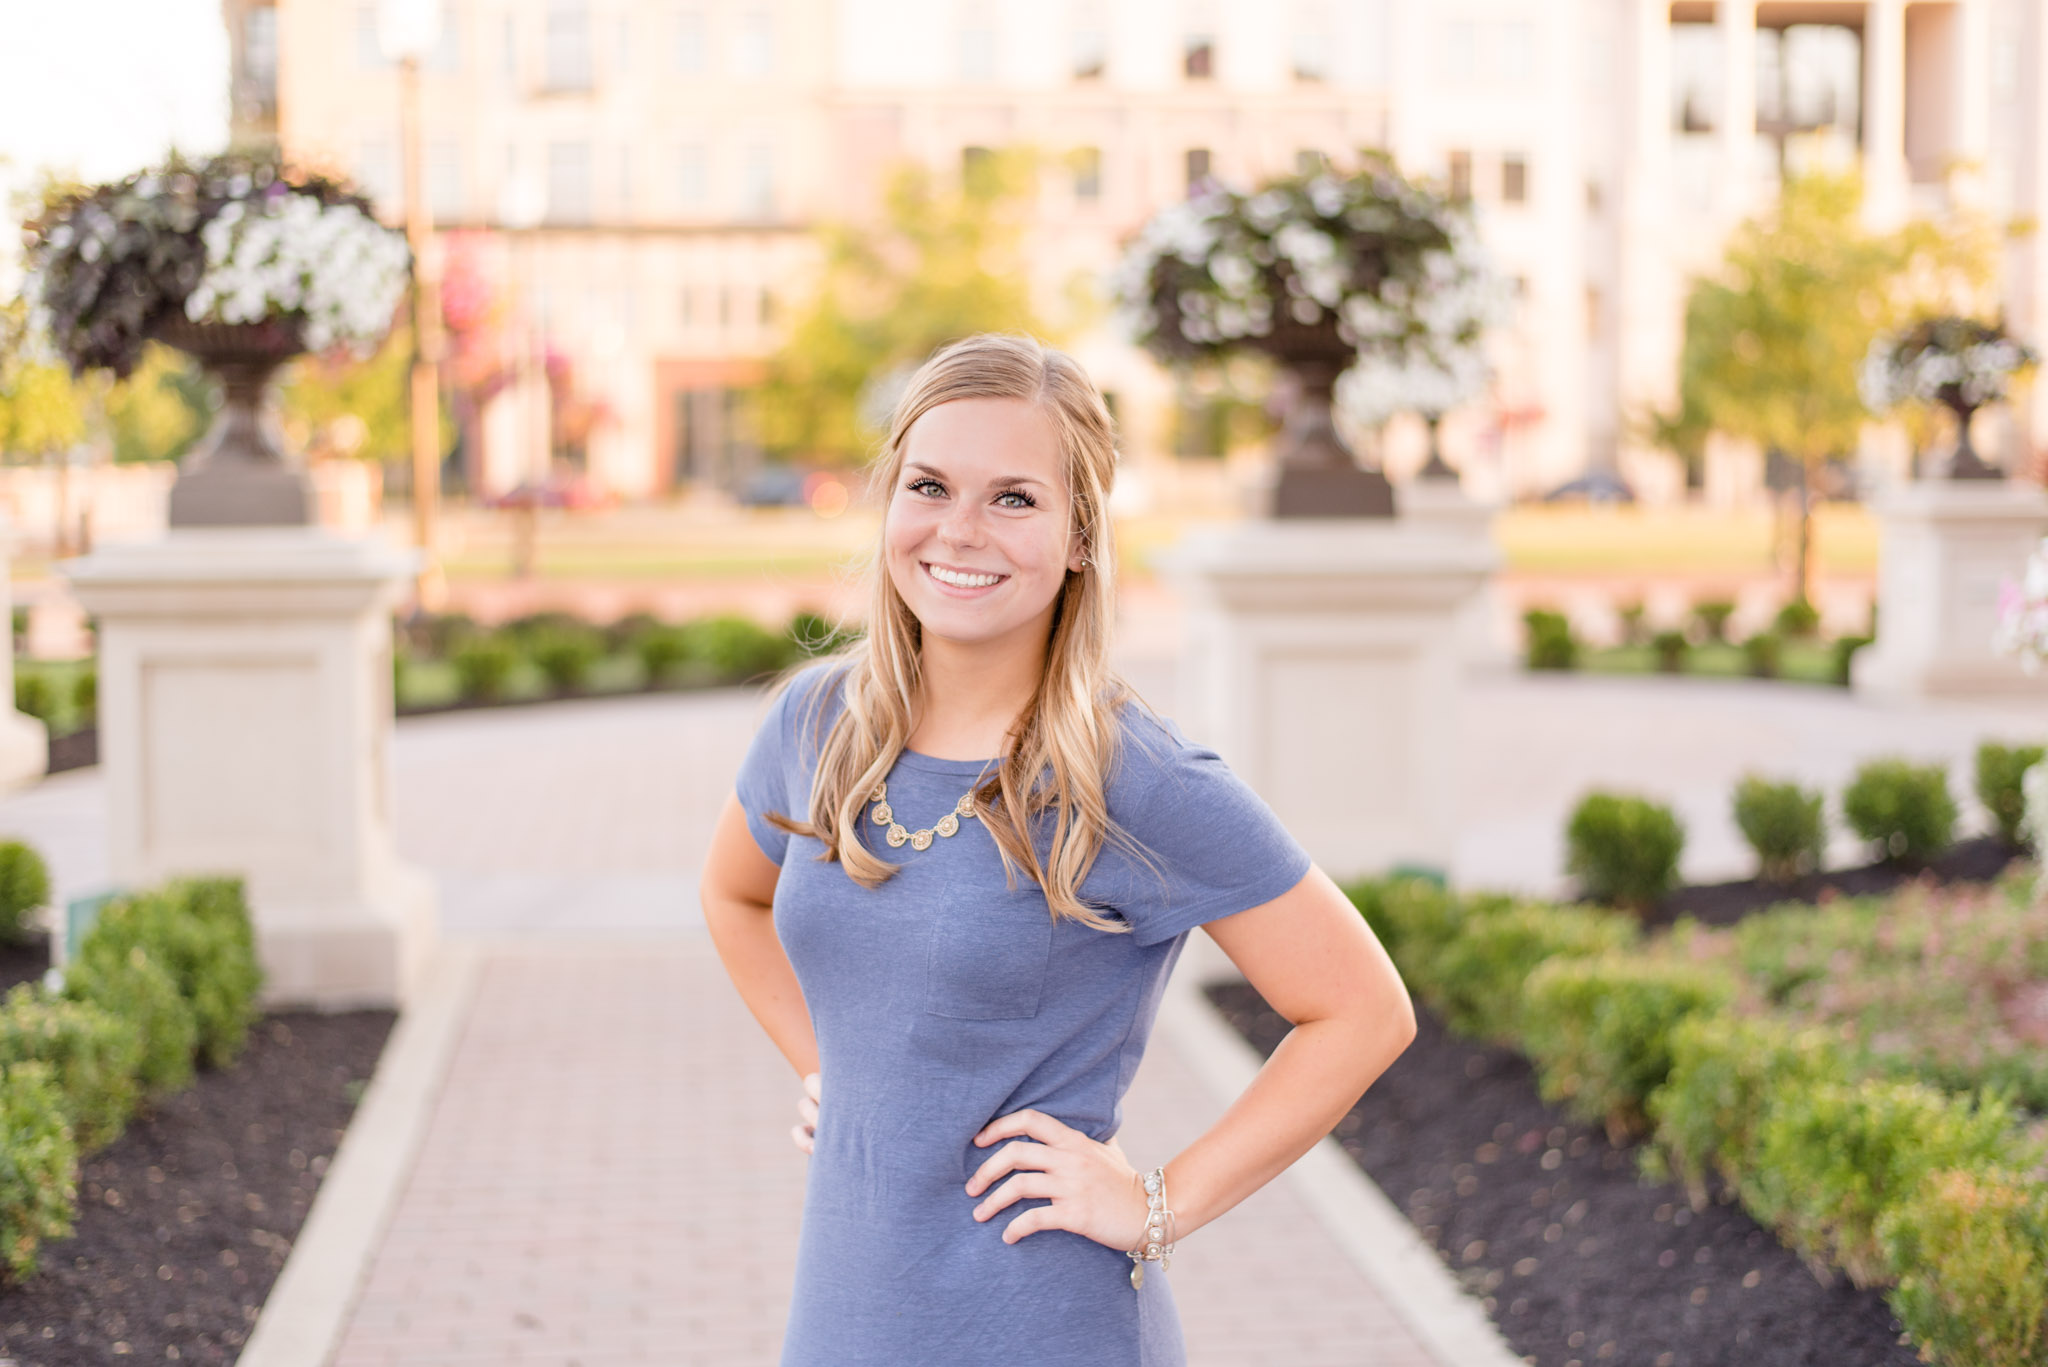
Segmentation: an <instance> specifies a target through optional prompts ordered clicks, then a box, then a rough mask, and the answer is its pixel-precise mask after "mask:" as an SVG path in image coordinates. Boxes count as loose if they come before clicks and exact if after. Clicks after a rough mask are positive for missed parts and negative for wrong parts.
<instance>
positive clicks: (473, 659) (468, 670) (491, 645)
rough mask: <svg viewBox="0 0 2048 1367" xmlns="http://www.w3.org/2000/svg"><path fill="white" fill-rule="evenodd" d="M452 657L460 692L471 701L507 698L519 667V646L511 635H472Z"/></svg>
mask: <svg viewBox="0 0 2048 1367" xmlns="http://www.w3.org/2000/svg"><path fill="white" fill-rule="evenodd" d="M448 658H449V663H450V664H452V665H454V666H455V680H456V683H455V686H456V691H457V692H458V693H460V694H461V696H462V697H463V699H464V700H465V701H470V702H489V701H490V700H492V699H494V698H501V697H503V696H504V695H505V685H506V683H507V682H508V681H509V680H510V679H511V677H512V671H513V670H514V669H516V668H518V667H519V651H518V648H517V647H515V646H514V645H513V644H512V642H511V640H509V639H508V638H506V637H503V636H499V635H496V634H493V635H489V636H473V637H470V638H469V639H468V640H465V641H463V642H461V643H460V644H458V645H457V646H456V647H455V649H454V651H453V652H452V653H451V654H450V655H449V657H448Z"/></svg>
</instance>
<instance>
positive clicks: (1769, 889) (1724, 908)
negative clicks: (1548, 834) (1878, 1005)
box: [1643, 835, 2025, 928]
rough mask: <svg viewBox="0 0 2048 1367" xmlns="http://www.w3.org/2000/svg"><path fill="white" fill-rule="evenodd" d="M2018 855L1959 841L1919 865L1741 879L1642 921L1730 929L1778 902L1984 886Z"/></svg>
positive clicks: (1677, 899)
mask: <svg viewBox="0 0 2048 1367" xmlns="http://www.w3.org/2000/svg"><path fill="white" fill-rule="evenodd" d="M2024 854H2025V851H2024V850H2021V849H2019V848H2017V847H2015V846H2012V845H2008V844H2006V843H2005V841H2003V840H2001V839H1999V838H1998V837H1997V836H1995V835H1982V836H1977V837H1975V838H1973V839H1970V840H1959V841H1957V842H1956V843H1955V844H1954V845H1951V846H1950V847H1949V848H1948V849H1947V850H1946V851H1944V852H1943V853H1942V854H1941V856H1940V857H1939V858H1936V859H1934V860H1931V861H1930V862H1928V863H1927V864H1925V865H1907V864H1895V863H1882V864H1865V865H1863V866H1861V867H1860V868H1853V869H1831V870H1829V871H1827V872H1825V873H1809V874H1806V875H1804V876H1803V877H1800V878H1796V879H1794V880H1793V881H1791V882H1789V883H1766V882H1763V881H1762V880H1760V879H1756V878H1745V879H1743V880H1741V881H1740V882H1736V883H1708V884H1700V885H1697V886H1694V887H1685V888H1679V889H1678V890H1677V891H1675V892H1673V893H1671V894H1670V895H1668V896H1667V897H1665V899H1664V900H1663V901H1662V902H1660V903H1659V904H1658V905H1657V908H1656V909H1655V910H1654V911H1652V912H1651V913H1649V914H1648V915H1646V916H1645V917H1644V918H1643V924H1644V925H1646V926H1649V927H1651V928H1656V927H1660V926H1669V925H1671V924H1673V923H1674V922H1676V921H1677V920H1678V918H1679V917H1681V916H1690V917H1692V918H1693V919H1694V920H1696V921H1698V922H1699V923H1700V924H1702V925H1711V926H1725V925H1733V924H1734V923H1735V922H1737V921H1739V920H1741V919H1742V918H1743V917H1745V916H1747V915H1749V914H1750V913H1751V912H1753V911H1762V910H1763V909H1764V908H1766V907H1773V906H1776V905H1778V904H1779V903H1780V902H1820V901H1825V900H1826V899H1827V898H1829V897H1867V896H1873V895H1877V894H1881V893H1887V892H1894V891H1896V890H1897V889H1899V888H1901V887H1903V886H1904V885H1906V884H1907V883H1911V882H1914V881H1916V880H1920V879H1926V880H1929V881H1931V882H1934V883H1938V884H1939V883H1989V882H1991V881H1993V880H1994V879H1996V878H1997V877H1998V876H1999V875H2000V874H2001V873H2003V872H2005V869H2006V866H2007V865H2008V864H2010V863H2012V861H2013V860H2015V859H2019V858H2021V857H2023V856H2024Z"/></svg>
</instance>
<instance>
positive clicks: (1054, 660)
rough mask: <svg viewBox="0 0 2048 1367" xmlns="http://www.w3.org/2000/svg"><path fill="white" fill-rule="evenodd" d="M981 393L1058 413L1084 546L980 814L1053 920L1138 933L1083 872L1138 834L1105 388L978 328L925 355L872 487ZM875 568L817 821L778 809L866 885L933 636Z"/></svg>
mask: <svg viewBox="0 0 2048 1367" xmlns="http://www.w3.org/2000/svg"><path fill="white" fill-rule="evenodd" d="M970 398H977V399H978V398H1003V399H1024V400H1027V401H1029V402H1032V403H1036V404H1038V405H1039V406H1040V408H1041V409H1042V410H1043V411H1044V412H1045V414H1046V416H1047V418H1048V419H1049V420H1050V421H1051V423H1052V427H1053V431H1054V433H1055V434H1056V435H1057V438H1058V441H1059V447H1060V456H1061V464H1062V466H1063V468H1064V472H1065V476H1066V484H1067V493H1068V497H1069V501H1070V505H1071V507H1072V509H1073V519H1074V523H1073V525H1074V530H1075V531H1076V532H1077V533H1078V534H1079V542H1080V548H1081V554H1082V555H1083V556H1084V557H1085V563H1084V564H1083V566H1082V568H1081V569H1080V570H1078V571H1076V570H1071V569H1070V570H1069V571H1068V572H1067V576H1066V581H1065V582H1064V583H1063V584H1062V585H1061V586H1060V590H1059V594H1058V597H1057V599H1056V600H1055V608H1054V611H1053V619H1052V635H1051V638H1050V640H1049V641H1048V643H1047V647H1046V655H1045V672H1044V673H1043V674H1042V675H1041V676H1040V677H1039V680H1038V686H1037V688H1036V689H1035V690H1034V691H1033V693H1032V695H1031V700H1030V701H1029V702H1028V703H1026V704H1025V706H1024V709H1023V711H1022V712H1021V713H1019V714H1018V716H1017V720H1016V722H1015V723H1014V725H1013V726H1012V727H1011V729H1010V731H1009V733H1008V735H1007V739H1008V741H1009V748H1008V750H1007V753H1006V758H1005V762H1004V763H1003V764H1002V765H1001V766H999V768H998V770H997V772H996V774H995V776H994V777H992V778H990V779H988V780H987V781H986V782H984V783H983V784H982V785H981V786H980V787H979V788H978V789H976V790H975V793H974V801H975V814H976V815H977V816H979V817H980V818H981V819H982V821H983V823H984V824H986V825H987V827H988V830H989V834H990V835H991V836H992V837H994V839H995V842H996V848H997V850H998V851H999V852H1000V853H1001V855H1002V859H1003V868H1004V872H1005V876H1006V877H1007V878H1008V879H1009V881H1010V884H1011V886H1013V887H1014V886H1015V885H1016V872H1017V870H1018V869H1020V868H1021V869H1023V870H1024V871H1025V872H1026V873H1028V874H1029V875H1030V877H1031V879H1032V881H1034V882H1035V883H1037V884H1038V886H1039V887H1040V888H1041V889H1043V890H1044V892H1045V900H1046V903H1047V905H1048V906H1049V907H1050V908H1051V910H1052V914H1053V917H1054V919H1055V920H1058V919H1059V918H1060V917H1070V918H1072V919H1074V920H1076V921H1080V922H1082V923H1083V924H1085V925H1088V926H1092V927H1094V928H1096V929H1098V930H1105V931H1126V930H1128V929H1129V927H1128V926H1126V925H1124V924H1123V923H1121V922H1116V921H1110V920H1107V919H1105V918H1104V917H1102V916H1101V915H1099V914H1098V913H1096V912H1095V911H1094V910H1092V909H1091V908H1089V907H1088V906H1087V905H1086V904H1085V903H1083V902H1082V901H1081V898H1080V889H1081V883H1082V880H1083V879H1084V878H1086V877H1087V875H1088V870H1089V868H1090V867H1091V866H1092V865H1093V864H1094V862H1095V857H1096V855H1097V854H1098V853H1099V852H1100V851H1101V849H1102V846H1103V844H1104V842H1105V841H1114V842H1115V843H1117V844H1118V845H1119V846H1128V845H1129V844H1130V842H1129V841H1128V839H1127V838H1126V837H1124V836H1123V834H1122V833H1121V832H1120V831H1118V830H1117V829H1116V827H1115V825H1114V823H1112V822H1111V820H1110V816H1109V806H1108V802H1107V799H1106V797H1105V788H1106V783H1107V778H1108V775H1109V773H1110V772H1111V769H1112V767H1113V766H1114V765H1115V763H1116V761H1117V758H1118V754H1119V749H1120V747H1119V738H1120V736H1119V727H1118V723H1117V720H1116V716H1117V712H1118V709H1119V708H1120V707H1121V706H1122V705H1123V704H1124V703H1125V702H1126V701H1127V700H1134V699H1135V695H1134V694H1133V693H1132V692H1131V689H1130V687H1129V686H1128V685H1127V684H1125V683H1124V681H1123V680H1122V679H1121V678H1120V677H1118V676H1117V674H1116V673H1115V672H1114V671H1113V670H1112V669H1111V668H1110V666H1109V631H1110V623H1111V622H1112V621H1113V620H1114V616H1113V614H1114V612H1115V606H1116V546H1115V542H1114V540H1113V537H1112V534H1111V529H1110V521H1109V509H1108V503H1109V491H1110V486H1111V484H1112V483H1113V482H1114V480H1115V477H1116V435H1115V427H1114V424H1113V423H1112V421H1111V419H1110V416H1109V409H1108V407H1107V406H1106V405H1105V404H1104V403H1103V401H1102V396H1101V394H1100V393H1098V392H1097V391H1096V388H1095V386H1094V384H1093V383H1092V382H1090V380H1089V379H1088V376H1087V375H1086V374H1085V373H1084V372H1083V371H1082V369H1081V367H1080V366H1079V365H1077V364H1076V363H1075V362H1074V361H1073V359H1072V358H1071V357H1069V356H1067V355H1065V354H1064V353H1062V352H1059V351H1055V350H1053V349H1052V348H1050V347H1047V346H1045V345H1044V344H1042V343H1040V342H1038V341H1037V340H1035V339H1034V338H1030V337H1021V336H1012V335H1008V334H1001V333H984V334H982V335H980V336H975V337H968V338H966V339H964V340H962V341H958V342H955V343H953V344H952V345H951V346H948V347H946V348H944V349H943V350H941V351H939V352H938V353H936V354H935V355H933V356H932V358H931V359H930V360H928V361H926V362H925V363H924V365H923V366H921V367H920V368H919V369H918V371H917V373H916V374H915V375H913V376H912V377H911V379H910V383H909V386H908V388H907V389H905V391H904V393H903V396H902V398H901V399H899V400H898V401H897V404H896V411H895V414H894V416H893V418H892V419H891V421H890V424H889V438H888V442H887V444H886V445H885V446H884V447H883V448H882V451H881V454H880V455H879V456H878V457H877V459H876V460H875V462H874V464H873V467H872V470H871V476H870V477H871V485H870V488H871V491H872V492H873V493H874V494H875V495H876V496H877V497H879V498H881V499H882V500H883V501H884V506H886V502H887V499H888V497H889V495H890V493H891V492H892V491H893V490H894V488H895V486H896V481H897V479H898V477H899V476H900V474H901V473H902V469H903V447H904V441H905V438H906V437H907V435H908V434H909V432H910V428H911V425H912V424H913V423H915V422H916V421H917V420H918V419H919V418H920V417H922V416H924V415H925V414H926V413H928V412H930V411H931V410H932V409H934V408H936V407H938V406H939V405H940V404H942V403H949V402H951V401H953V400H955V399H970ZM885 534H886V533H885ZM867 574H868V591H869V598H868V603H869V607H868V618H867V622H868V629H867V634H866V636H865V637H864V638H863V639H861V640H860V641H858V642H856V643H855V644H854V645H852V646H850V647H848V648H846V649H845V650H843V651H841V652H839V654H838V657H837V659H835V661H834V662H833V664H832V665H831V667H830V669H829V671H828V672H829V674H830V675H831V676H832V677H835V678H837V679H838V680H840V681H841V682H842V684H843V692H844V695H845V700H846V706H845V709H844V710H843V711H842V712H841V713H840V714H839V716H838V718H837V719H836V720H835V721H834V722H833V723H832V727H831V729H830V731H829V732H827V733H826V734H825V736H824V738H823V740H822V741H821V742H820V743H819V748H818V767H817V772H816V775H815V777H814V779H813V782H812V785H811V808H810V819H809V820H808V821H802V822H799V821H795V820H792V819H791V818H789V817H787V816H784V815H781V814H780V813H768V814H767V816H768V820H769V821H771V822H773V823H774V824H775V825H776V826H779V827H781V828H782V829H784V830H787V831H791V832H794V833H796V834H798V835H805V836H810V837H811V838H813V839H816V840H819V841H822V842H823V843H824V845H825V852H824V853H823V854H822V855H820V856H819V857H820V858H821V859H825V860H833V859H837V860H838V861H839V862H840V863H842V864H844V865H845V866H846V872H847V873H848V875H849V876H851V877H852V878H853V880H854V881H855V882H857V883H859V884H860V885H861V886H862V887H866V888H876V887H880V886H881V885H882V884H883V883H884V882H886V881H887V880H888V879H889V878H890V877H891V876H892V875H893V874H894V873H895V872H896V870H897V867H898V866H897V865H895V864H891V863H889V862H888V861H887V860H885V859H882V858H881V857H880V856H878V855H876V854H875V853H873V852H872V851H871V850H869V849H868V848H867V846H866V845H864V844H863V843H862V842H861V839H860V828H861V817H862V814H863V813H864V811H865V810H866V807H867V803H868V799H869V794H870V793H872V792H873V791H874V789H875V786H876V785H877V784H879V783H880V782H881V781H882V780H883V779H885V778H887V777H888V776H889V771H890V769H892V768H893V767H894V766H895V763H896V758H897V756H898V755H900V754H902V753H903V750H904V748H905V747H906V746H907V745H908V743H909V740H910V733H911V729H912V717H911V704H912V700H913V699H915V698H916V697H917V696H918V689H919V680H920V674H919V670H920V655H919V644H920V641H921V639H922V634H921V629H920V627H919V624H918V620H917V618H916V616H915V615H913V614H912V612H911V610H910V607H909V605H908V604H907V603H905V602H904V601H903V598H902V595H900V594H899V593H897V592H896V586H895V585H894V584H893V583H892V582H891V581H890V579H889V575H888V572H887V570H886V568H885V562H884V558H883V555H882V552H881V549H880V548H879V546H878V548H877V551H876V554H875V556H874V559H873V560H872V561H871V562H870V563H869V565H868V567H867ZM792 677H794V676H792ZM789 682H790V680H787V679H786V680H784V682H783V687H787V686H788V684H789ZM830 691H831V689H830V688H829V687H824V688H818V689H816V690H814V692H813V695H812V697H811V698H810V699H808V700H807V701H806V707H807V710H808V711H809V712H810V715H811V719H812V720H811V726H812V729H813V731H814V732H815V730H816V728H817V726H818V725H819V723H820V721H821V719H822V708H823V699H824V697H825V696H826V695H828V694H829V693H830ZM1047 812H1050V813H1051V820H1052V841H1051V844H1050V846H1049V847H1048V849H1047V853H1046V857H1045V859H1044V860H1043V861H1041V860H1040V858H1039V855H1038V846H1037V842H1036V841H1035V840H1034V839H1033V833H1034V830H1035V828H1036V825H1037V822H1038V820H1039V819H1040V817H1041V815H1042V814H1044V813H1047ZM1133 848H1134V849H1135V847H1133Z"/></svg>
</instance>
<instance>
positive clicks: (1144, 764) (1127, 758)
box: [1106, 694, 1223, 816]
mask: <svg viewBox="0 0 2048 1367" xmlns="http://www.w3.org/2000/svg"><path fill="white" fill-rule="evenodd" d="M1114 715H1115V717H1116V721H1117V729H1118V746H1117V757H1116V763H1115V765H1114V766H1113V767H1112V768H1111V770H1110V775H1109V783H1108V792H1107V794H1106V796H1107V798H1108V800H1109V804H1110V807H1111V815H1112V816H1115V815H1117V814H1118V812H1117V809H1119V808H1122V809H1124V810H1126V811H1128V810H1130V809H1133V808H1142V807H1145V806H1147V805H1149V804H1150V803H1152V802H1154V801H1156V800H1158V799H1159V798H1160V797H1161V796H1162V795H1165V794H1168V793H1171V792H1174V791H1178V790H1180V789H1181V788H1183V787H1185V786H1186V784H1187V782H1188V781H1189V779H1190V777H1191V776H1192V775H1198V774H1199V773H1200V772H1201V771H1202V770H1204V769H1207V768H1210V767H1214V768H1216V769H1219V770H1220V769H1222V768H1223V761H1222V759H1221V758H1219V757H1218V756H1217V754H1216V752H1215V751H1214V750H1211V749H1209V748H1208V747H1206V746H1202V745H1197V744H1196V743H1195V742H1193V741H1191V740H1189V739H1188V738H1187V736H1186V735H1185V734H1183V733H1182V731H1181V729H1180V727H1179V726H1178V725H1177V724H1176V723H1175V722H1174V720H1173V718H1171V717H1169V716H1167V715H1165V714H1164V713H1162V712H1158V711H1155V710H1154V709H1153V708H1152V707H1151V705H1150V704H1148V703H1146V702H1145V701H1143V700H1142V699H1140V698H1138V697H1137V696H1136V695H1135V694H1133V695H1128V696H1126V697H1124V698H1122V699H1120V700H1119V701H1118V702H1117V703H1116V705H1115V712H1114Z"/></svg>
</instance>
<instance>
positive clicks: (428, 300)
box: [377, 0, 446, 612]
mask: <svg viewBox="0 0 2048 1367" xmlns="http://www.w3.org/2000/svg"><path fill="white" fill-rule="evenodd" d="M441 4H442V0H380V2H379V4H378V7H377V42H378V45H379V46H380V47H381V48H382V49H383V50H384V56H385V58H386V59H387V60H389V61H393V62H396V63H397V64H398V89H399V133H400V140H401V142H402V143H403V146H404V157H405V240H406V241H407V243H409V244H410V245H411V247H412V260H413V295H412V343H413V359H412V522H413V539H414V540H415V541H416V542H417V543H418V544H419V550H420V569H419V579H418V581H417V582H416V583H415V585H414V593H415V596H416V599H417V602H418V606H419V609H420V610H421V611H423V612H424V611H429V610H431V609H434V608H437V607H439V606H440V605H441V601H442V598H443V596H444V592H445V589H446V584H445V582H444V581H443V579H442V577H441V567H440V565H439V563H438V562H437V561H436V560H435V558H434V515H435V512H436V511H437V509H436V507H435V505H436V504H437V503H438V502H439V501H440V494H441V388H440V386H441V381H440V365H441V351H442V343H441V263H440V259H439V257H438V256H437V255H436V254H435V250H434V241H433V237H434V220H433V214H432V211H431V209H430V208H429V207H428V204H427V195H426V182H427V174H426V147H425V141H424V137H423V133H422V129H421V126H420V124H421V120H420V63H421V62H422V61H424V60H425V59H426V57H427V54H429V53H431V52H432V51H433V50H434V48H435V46H436V45H437V44H438V43H439V42H440V41H441Z"/></svg>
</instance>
